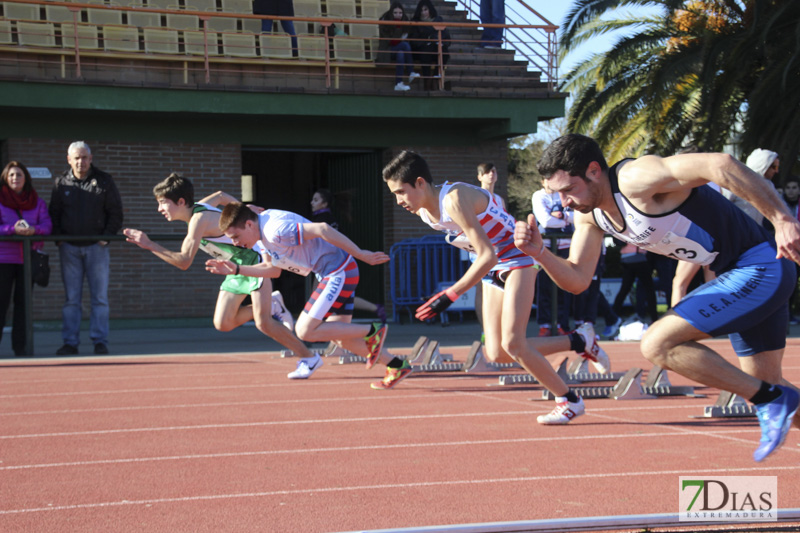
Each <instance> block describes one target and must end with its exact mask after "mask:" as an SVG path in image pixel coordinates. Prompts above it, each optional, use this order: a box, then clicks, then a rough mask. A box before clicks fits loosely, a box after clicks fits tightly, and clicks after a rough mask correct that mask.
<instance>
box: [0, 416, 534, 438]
mask: <svg viewBox="0 0 800 533" xmlns="http://www.w3.org/2000/svg"><path fill="white" fill-rule="evenodd" d="M530 414H531V413H530V412H529V411H503V412H492V413H456V414H453V413H446V414H433V415H391V416H375V417H364V418H321V419H313V420H280V421H267V422H242V423H238V424H199V425H196V426H164V427H152V428H127V429H100V430H91V431H64V432H55V433H33V434H27V435H0V440H10V439H34V438H45V437H74V436H79V435H112V434H119V433H145V432H156V431H192V430H202V429H224V428H246V427H266V426H291V425H305V424H335V423H353V422H388V421H393V422H397V421H400V420H423V419H438V418H470V417H484V416H519V415H525V416H530Z"/></svg>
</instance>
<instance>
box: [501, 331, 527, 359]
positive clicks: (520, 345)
mask: <svg viewBox="0 0 800 533" xmlns="http://www.w3.org/2000/svg"><path fill="white" fill-rule="evenodd" d="M527 344H528V339H526V338H525V337H520V336H518V335H512V336H511V337H509V338H504V339H503V342H502V345H503V350H505V351H506V353H508V354H509V355H510V356H511V357H513V358H514V359H516V356H517V355H519V354H520V353H522V352H523V351H524V350H525V349H526V348H527Z"/></svg>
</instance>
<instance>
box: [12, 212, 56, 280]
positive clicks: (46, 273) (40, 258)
mask: <svg viewBox="0 0 800 533" xmlns="http://www.w3.org/2000/svg"><path fill="white" fill-rule="evenodd" d="M17 216H18V217H19V218H20V219H22V213H20V212H19V211H17ZM31 278H32V279H33V282H34V283H35V284H37V285H39V286H40V287H47V286H48V285H49V284H50V256H49V255H47V254H46V253H44V252H40V251H39V250H32V251H31Z"/></svg>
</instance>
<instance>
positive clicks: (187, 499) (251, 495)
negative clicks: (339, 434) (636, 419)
mask: <svg viewBox="0 0 800 533" xmlns="http://www.w3.org/2000/svg"><path fill="white" fill-rule="evenodd" d="M767 470H778V471H792V470H800V466H776V467H770V466H763V465H759V466H756V467H750V468H717V469H709V470H661V471H656V472H653V471H648V472H630V471H625V472H609V473H606V474H565V475H559V476H530V477H513V478H494V479H491V478H490V479H464V480H450V481H420V482H416V483H392V484H386V485H362V486H355V487H321V488H317V489H294V490H275V491H264V492H246V493H234V494H209V495H199V496H183V497H179V498H154V499H150V500H121V501H116V502H98V503H81V504H73V505H58V506H52V507H33V508H27V509H7V510H0V515H12V514H23V513H38V512H44V511H72V510H75V509H97V508H103V507H121V506H126V505H128V506H132V505H154V504H164V503H183V502H198V501H213V500H230V499H235V498H265V497H270V496H292V495H303V496H308V495H312V494H326V493H327V494H330V493H336V492H354V491H376V490H397V489H407V488H417V487H444V486H455V485H487V484H498V483H520V482H531V481H552V480H564V479H608V478H616V477H620V478H630V477H632V476H640V477H645V476H662V475H684V476H686V475H700V474H726V473H732V472H764V471H767Z"/></svg>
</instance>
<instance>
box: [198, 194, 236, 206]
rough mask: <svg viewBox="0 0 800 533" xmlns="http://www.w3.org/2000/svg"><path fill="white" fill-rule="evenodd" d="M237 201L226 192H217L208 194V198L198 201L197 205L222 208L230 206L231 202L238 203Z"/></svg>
mask: <svg viewBox="0 0 800 533" xmlns="http://www.w3.org/2000/svg"><path fill="white" fill-rule="evenodd" d="M238 201H239V200H238V199H237V198H234V197H233V196H231V195H230V194H228V193H226V192H223V191H217V192H215V193H212V194H209V195H208V196H206V197H205V198H203V199H202V200H199V201H198V202H197V203H198V204H208V205H212V206H214V207H217V206H220V205H223V206H224V205H228V204H230V203H232V202H238Z"/></svg>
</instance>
